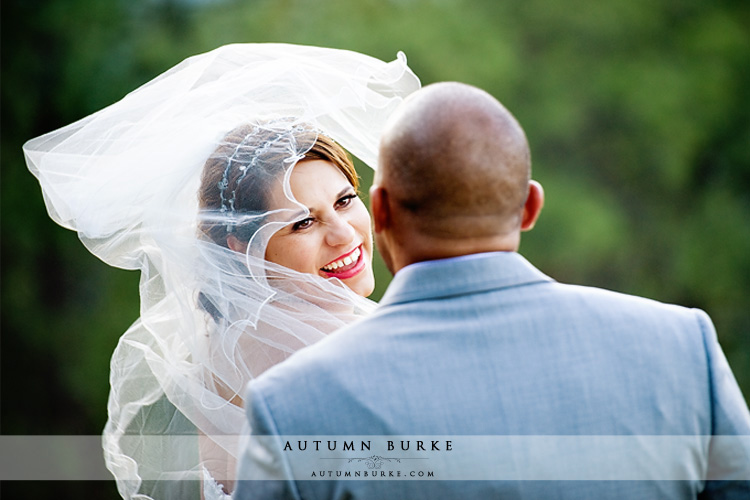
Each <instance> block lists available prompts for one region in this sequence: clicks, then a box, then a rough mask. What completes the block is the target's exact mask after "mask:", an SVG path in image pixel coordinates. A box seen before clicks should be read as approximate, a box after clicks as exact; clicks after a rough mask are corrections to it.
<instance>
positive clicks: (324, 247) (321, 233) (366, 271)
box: [266, 160, 375, 297]
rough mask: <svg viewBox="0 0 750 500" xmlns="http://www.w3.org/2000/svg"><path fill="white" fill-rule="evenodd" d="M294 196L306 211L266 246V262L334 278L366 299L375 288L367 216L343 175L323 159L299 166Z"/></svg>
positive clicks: (293, 177)
mask: <svg viewBox="0 0 750 500" xmlns="http://www.w3.org/2000/svg"><path fill="white" fill-rule="evenodd" d="M290 187H291V189H292V193H293V194H294V196H295V198H296V199H297V201H298V202H299V203H301V204H302V205H304V206H306V207H307V208H308V209H309V210H310V214H309V215H308V216H303V218H301V219H299V220H297V221H296V222H294V223H292V224H289V225H287V226H286V227H284V228H282V229H280V230H279V231H278V232H276V233H275V234H274V235H273V236H272V237H271V239H270V240H269V241H268V246H267V248H266V259H267V260H269V261H271V262H275V263H276V264H280V265H282V266H285V267H288V268H290V269H294V270H295V271H299V272H302V273H309V274H317V275H318V276H322V277H324V278H338V279H340V280H341V281H342V282H343V283H344V284H346V285H347V286H348V287H349V288H351V289H352V290H353V291H354V292H356V293H357V294H359V295H362V296H364V297H366V296H368V295H370V294H371V293H372V291H373V289H374V288H375V278H374V276H373V272H372V235H371V232H370V215H369V214H368V212H367V209H366V208H365V205H364V203H362V200H360V199H359V197H358V196H357V193H356V191H355V190H354V188H353V187H352V185H351V184H350V183H349V181H348V180H347V178H346V177H345V176H344V174H343V173H342V172H341V170H339V169H338V168H337V167H336V166H335V165H334V164H332V163H331V162H328V161H324V160H305V161H301V162H299V163H298V164H297V165H296V166H295V167H294V170H293V171H292V175H291V178H290Z"/></svg>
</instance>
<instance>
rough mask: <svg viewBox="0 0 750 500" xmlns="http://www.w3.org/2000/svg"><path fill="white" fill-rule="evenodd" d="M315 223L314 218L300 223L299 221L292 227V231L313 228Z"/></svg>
mask: <svg viewBox="0 0 750 500" xmlns="http://www.w3.org/2000/svg"><path fill="white" fill-rule="evenodd" d="M313 222H314V219H313V218H312V217H308V218H307V219H302V220H300V221H297V222H295V223H294V225H292V231H299V230H300V229H307V228H308V227H310V226H312V223H313Z"/></svg>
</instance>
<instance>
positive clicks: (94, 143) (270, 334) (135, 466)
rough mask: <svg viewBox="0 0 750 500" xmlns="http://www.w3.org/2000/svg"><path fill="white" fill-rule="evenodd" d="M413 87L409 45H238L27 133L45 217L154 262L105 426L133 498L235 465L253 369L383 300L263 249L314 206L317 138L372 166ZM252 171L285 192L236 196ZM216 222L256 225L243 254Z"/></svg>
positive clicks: (145, 271) (114, 254) (101, 252)
mask: <svg viewBox="0 0 750 500" xmlns="http://www.w3.org/2000/svg"><path fill="white" fill-rule="evenodd" d="M418 87H419V81H418V79H417V78H416V76H415V75H414V74H413V73H412V72H411V70H410V69H409V68H408V66H407V65H406V60H405V57H404V56H403V54H401V53H399V54H398V57H397V59H396V60H394V61H392V62H388V63H386V62H382V61H380V60H377V59H374V58H371V57H369V56H365V55H362V54H358V53H354V52H349V51H344V50H334V49H324V48H317V47H305V46H294V45H285V44H236V45H228V46H225V47H221V48H219V49H216V50H214V51H212V52H208V53H206V54H202V55H198V56H194V57H191V58H189V59H187V60H185V61H183V62H182V63H180V64H178V65H177V66H175V67H174V68H172V69H170V70H169V71H167V72H166V73H164V74H162V75H160V76H159V77H157V78H155V79H154V80H153V81H151V82H149V83H147V84H145V85H143V86H142V87H140V88H138V89H137V90H135V91H134V92H132V93H130V94H129V95H127V96H126V97H125V98H123V99H122V100H121V101H119V102H117V103H115V104H112V105H111V106H109V107H107V108H105V109H103V110H101V111H99V112H97V113H94V114H93V115H90V116H88V117H86V118H83V119H82V120H80V121H78V122H75V123H73V124H71V125H68V126H66V127H64V128H61V129H59V130H56V131H54V132H51V133H49V134H46V135H43V136H41V137H38V138H35V139H33V140H31V141H29V142H27V143H26V145H25V146H24V152H25V154H26V159H27V163H28V166H29V169H30V170H31V172H32V173H33V174H34V175H35V176H36V177H37V178H38V179H39V182H40V183H41V186H42V190H43V193H44V200H45V203H46V205H47V209H48V212H49V214H50V216H51V217H52V218H53V219H54V220H55V221H56V222H57V223H59V224H60V225H62V226H64V227H66V228H68V229H71V230H74V231H77V232H78V234H79V236H80V239H81V241H82V242H83V244H84V245H85V246H86V247H87V248H88V249H89V250H90V251H91V252H92V253H93V254H95V255H96V256H97V257H99V258H101V259H102V260H104V261H105V262H107V263H108V264H110V265H112V266H116V267H120V268H124V269H138V270H140V271H141V281H140V298H141V309H140V318H139V319H138V320H137V321H136V322H135V323H134V324H133V325H132V327H131V328H130V329H129V330H128V331H127V332H125V333H124V334H123V336H122V338H121V339H120V342H119V344H118V346H117V348H116V350H115V352H114V354H113V357H112V362H111V375H110V383H111V392H110V397H109V403H108V412H109V420H108V422H107V424H106V428H105V430H104V435H103V446H104V455H105V459H106V463H107V467H108V468H109V470H110V471H111V472H112V473H113V474H114V476H115V478H116V480H117V484H118V489H119V491H120V493H121V494H122V496H123V497H124V498H138V499H148V498H154V499H161V498H191V497H192V498H199V493H198V491H199V489H198V488H199V487H200V486H198V487H196V485H200V484H201V482H202V481H203V480H204V478H206V477H213V478H216V480H218V481H219V482H222V481H223V480H231V477H230V476H231V475H232V472H233V471H232V470H231V468H232V464H231V457H233V456H236V454H237V451H236V447H237V446H238V442H237V440H236V436H237V435H238V434H240V432H241V430H242V429H243V425H244V422H245V418H244V410H243V409H242V408H241V406H240V404H241V403H240V402H239V399H241V397H242V395H243V391H244V388H245V386H246V384H247V382H248V381H249V380H250V379H251V378H253V377H255V376H257V375H259V374H260V373H261V372H262V371H263V370H265V369H266V368H268V367H269V366H271V365H273V364H275V363H278V362H279V361H281V360H283V359H284V358H286V357H287V356H289V355H290V354H291V353H293V352H294V351H296V350H298V349H300V348H302V347H304V346H306V345H309V344H311V343H313V342H316V341H317V340H319V339H321V338H322V337H323V336H324V335H327V334H328V333H331V332H332V331H334V330H335V329H337V328H338V327H340V326H343V325H345V324H347V323H349V322H351V321H353V320H355V319H356V318H358V317H360V316H361V315H363V314H366V313H367V312H368V311H370V310H371V309H372V307H373V303H372V302H371V301H369V300H367V299H364V298H362V297H359V296H357V295H356V294H354V293H353V292H352V291H351V290H349V289H348V288H347V287H345V286H344V285H342V284H341V283H340V282H339V281H337V280H326V279H323V278H321V277H319V276H313V275H308V274H301V273H297V272H294V271H291V270H289V269H286V268H283V267H281V266H278V265H274V264H272V263H270V262H267V261H266V260H265V259H264V255H265V247H266V244H267V242H268V238H269V237H270V236H271V235H272V234H273V233H274V232H275V231H276V230H277V229H279V228H280V227H283V226H284V225H286V224H288V223H289V222H290V221H292V220H294V219H295V218H299V217H300V211H302V212H304V210H305V207H303V206H301V205H299V204H298V203H297V202H296V200H294V196H293V193H292V192H291V190H290V188H289V174H290V172H291V167H292V166H293V165H294V164H295V163H296V162H297V161H298V160H299V159H300V158H302V157H303V156H304V154H305V153H306V152H307V151H308V150H309V149H310V148H311V147H312V145H313V143H315V141H316V139H317V137H318V136H319V135H325V136H327V137H330V138H331V139H333V140H334V141H336V142H337V143H339V144H340V145H342V146H343V147H344V148H346V149H347V150H348V151H349V152H350V153H351V154H353V155H354V156H356V157H358V158H359V159H360V160H361V161H362V162H363V163H364V164H366V165H369V166H370V167H375V165H376V154H377V143H378V138H379V135H380V131H381V129H382V127H383V125H384V124H385V121H386V120H387V118H388V117H389V116H390V114H391V113H392V112H393V111H394V109H395V108H396V107H397V106H398V104H399V103H400V102H401V101H402V100H403V99H404V98H405V97H406V96H407V95H408V94H410V93H411V92H413V91H414V90H416V89H417V88H418ZM238 131H239V136H237V134H238ZM233 134H234V136H237V137H239V139H231V137H233ZM217 157H218V161H220V162H223V163H221V165H224V167H220V169H222V168H223V171H222V170H220V172H222V174H221V175H220V180H219V182H218V183H217V184H216V189H217V191H218V195H219V199H220V203H219V204H218V206H214V207H206V206H201V204H200V203H199V199H198V191H199V188H200V186H201V180H202V172H203V170H204V166H205V165H206V163H207V161H210V160H211V159H216V158H217ZM252 169H264V172H267V175H268V176H270V177H271V178H273V179H279V182H280V183H281V184H280V189H281V191H282V192H283V193H284V195H285V196H286V198H287V199H288V200H289V204H290V206H289V207H287V208H283V209H278V210H266V211H263V210H257V211H241V210H238V209H236V207H235V206H234V205H235V201H236V200H237V197H238V192H237V186H238V185H239V184H240V183H241V182H242V179H243V178H244V176H245V175H246V174H247V172H248V171H252ZM232 176H234V177H232ZM258 189H259V190H262V189H263V184H262V183H260V184H259V187H258ZM216 228H218V230H220V231H224V232H225V233H224V234H228V233H232V232H238V233H239V232H241V231H244V232H245V233H246V235H247V237H248V238H249V245H248V247H247V252H246V253H245V254H241V253H236V252H233V251H231V250H230V249H229V248H227V247H226V246H225V245H221V244H217V241H216V240H215V239H212V238H211V237H210V234H211V231H213V230H215V229H216ZM219 239H221V238H219ZM222 436H224V437H226V439H225V438H223V437H222ZM207 442H208V445H206V443H207ZM224 462H226V463H224Z"/></svg>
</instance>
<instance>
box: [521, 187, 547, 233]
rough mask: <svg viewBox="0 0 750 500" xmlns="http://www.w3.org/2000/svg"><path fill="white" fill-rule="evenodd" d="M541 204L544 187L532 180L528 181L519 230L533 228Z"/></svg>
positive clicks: (542, 204) (542, 202) (542, 203)
mask: <svg viewBox="0 0 750 500" xmlns="http://www.w3.org/2000/svg"><path fill="white" fill-rule="evenodd" d="M543 206H544V189H543V188H542V185H541V184H539V183H538V182H537V181H534V180H532V181H529V193H528V194H527V195H526V203H524V205H523V217H522V219H521V231H530V230H531V229H533V228H534V224H536V220H537V219H538V218H539V214H540V213H541V211H542V207H543Z"/></svg>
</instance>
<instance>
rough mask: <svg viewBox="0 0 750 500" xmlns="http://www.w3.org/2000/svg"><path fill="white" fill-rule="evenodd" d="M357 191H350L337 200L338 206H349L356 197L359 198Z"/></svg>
mask: <svg viewBox="0 0 750 500" xmlns="http://www.w3.org/2000/svg"><path fill="white" fill-rule="evenodd" d="M357 197H358V196H357V193H350V194H347V195H346V196H343V197H341V198H339V199H338V200H336V208H344V207H346V206H348V205H349V204H350V203H351V202H352V200H353V199H354V198H357Z"/></svg>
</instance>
